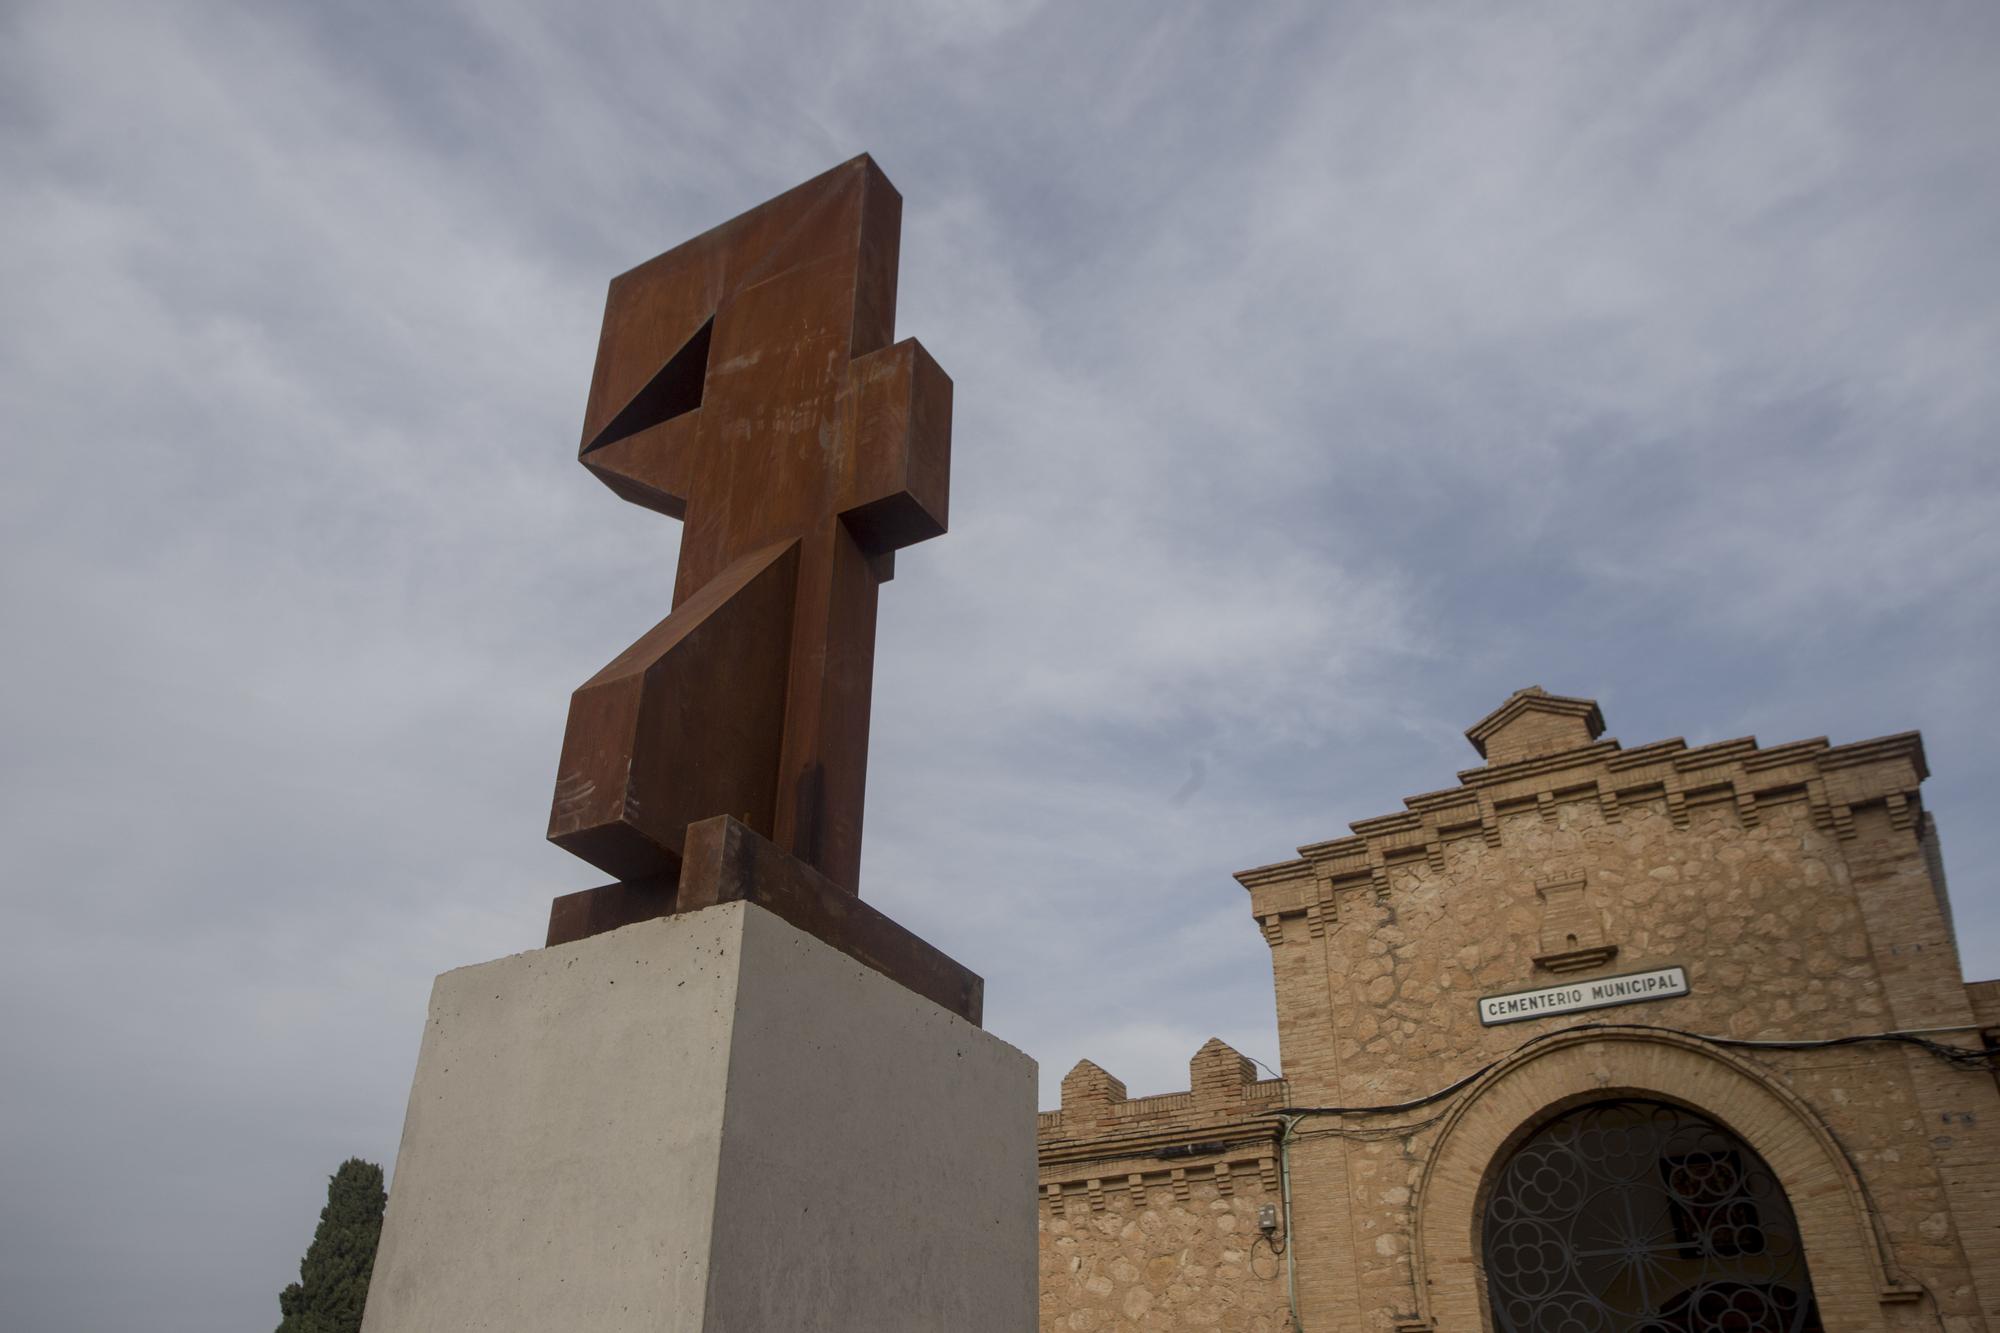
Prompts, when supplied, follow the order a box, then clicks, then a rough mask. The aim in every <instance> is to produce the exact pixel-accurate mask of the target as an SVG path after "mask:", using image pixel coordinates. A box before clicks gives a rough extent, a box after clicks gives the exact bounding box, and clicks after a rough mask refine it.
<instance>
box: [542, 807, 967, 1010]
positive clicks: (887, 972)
mask: <svg viewBox="0 0 2000 1333" xmlns="http://www.w3.org/2000/svg"><path fill="white" fill-rule="evenodd" d="M730 902H752V903H756V904H757V905H758V906H759V907H762V908H764V909H765V910H767V911H769V912H772V913H774V914H776V915H777V916H779V917H781V918H783V919H784V920H785V921H787V922H789V923H790V924H791V925H793V926H794V927H796V928H797V929H799V930H802V931H804V932H805V933H806V934H808V935H811V936H812V937H813V938H815V939H817V940H820V941H822V942H823V943H826V944H830V945H832V946H833V947H834V948H836V949H838V950H840V951H841V952H842V953H844V954H846V955H847V956H848V957H850V958H852V959H854V960H855V961H856V962H858V963H861V964H864V965H865V966H868V967H872V968H874V969H875V970H876V971H877V972H880V973H881V974H882V975H883V976H885V977H888V978H890V979H891V980H894V981H898V982H901V983H902V984H903V985H905V986H908V987H909V988H910V989H911V990H913V991H915V992H916V993H917V994H919V995H922V996H924V997H925V998H926V999H929V1000H933V1001H935V1002H936V1003H938V1004H941V1005H943V1006H944V1007H945V1008H947V1009H949V1010H951V1012H953V1013H954V1014H957V1015H958V1016H959V1017H960V1018H963V1019H964V1020H966V1021H967V1022H968V1023H972V1024H975V1025H976V1024H978V1022H979V1021H980V1015H981V1009H982V1006H983V1003H984V999H985V982H984V981H982V980H981V979H980V977H979V975H978V974H977V973H976V972H974V971H972V969H970V968H968V967H966V966H964V965H963V964H961V963H959V962H957V961H956V960H954V959H952V958H950V957H949V956H947V955H946V954H944V953H941V952H939V951H938V950H937V949H934V948H932V947H931V946H930V945H929V944H928V943H927V942H925V941H924V940H923V939H922V938H920V937H919V936H916V935H913V934H911V933H910V932H909V931H907V930H905V929H904V928H903V927H901V926H899V925H897V924H896V923H895V922H894V921H891V920H890V919H889V918H888V917H886V916H884V915H882V914H881V913H880V912H878V911H876V910H875V909H874V908H872V907H870V906H869V905H868V904H867V903H864V902H862V901H861V899H860V898H858V897H856V896H855V895H854V894H852V893H850V892H848V891H847V890H846V889H843V888H841V887H840V886H839V885H837V884H835V883H834V882H833V881H832V880H830V879H828V878H827V877H826V876H824V875H822V874H820V873H819V872H818V871H817V870H814V869H813V868H812V867H811V866H809V865H807V864H805V863H804V862H803V861H800V860H799V859H797V858H796V857H794V856H791V855H789V854H788V853H786V852H785V851H784V850H783V849H782V848H780V847H778V846H777V845H776V844H775V843H773V842H771V841H770V839H768V838H765V837H764V836H763V835H761V834H759V833H758V832H757V831H756V830H754V829H752V828H750V827H749V826H748V825H746V824H744V823H742V822H741V821H740V820H737V819H735V818H733V817H731V816H729V815H717V816H715V817H714V818H712V819H704V820H702V821H700V822H699V823H695V824H690V825H688V829H687V839H686V844H685V847H684V849H683V854H682V859H681V868H680V878H679V881H678V882H675V881H673V880H670V879H654V880H636V881H631V882H626V883H619V884H606V885H604V886H603V887H601V888H595V889H584V890H581V891H580V892H577V893H566V894H564V895H563V896H562V897H560V898H558V899H556V900H555V902H554V903H552V904H550V906H549V936H548V942H549V944H550V945H557V944H568V943H571V942H572V941H575V940H581V939H588V938H589V937H590V936H592V935H596V934H600V933H602V932H603V931H607V930H616V929H618V928H619V927H621V926H629V925H632V924H633V923H634V922H638V921H650V920H652V919H654V918H656V917H662V916H668V915H671V914H673V913H676V912H696V911H700V910H701V909H703V908H705V907H713V906H715V905H716V904H717V903H730Z"/></svg>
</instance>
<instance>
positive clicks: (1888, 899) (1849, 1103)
mask: <svg viewBox="0 0 2000 1333" xmlns="http://www.w3.org/2000/svg"><path fill="white" fill-rule="evenodd" d="M1603 728H1604V723H1603V718H1602V716H1601V714H1600V713H1599V710H1598V707H1597V705H1596V704H1595V703H1594V702H1592V701H1590V700H1587V699H1566V698H1561V697H1558V696H1552V695H1549V694H1546V693H1544V692H1543V691H1541V690H1539V689H1530V690H1523V691H1520V692H1518V693H1517V694H1515V695H1513V696H1512V697H1510V698H1509V699H1508V700H1507V702H1506V703H1504V704H1503V705H1502V706H1501V707H1500V708H1499V709H1497V710H1496V711H1495V712H1494V713H1492V714H1491V715H1490V716H1488V717H1487V718H1485V719H1484V720H1482V721H1481V722H1480V723H1479V724H1477V725H1476V726H1474V727H1473V728H1472V729H1471V730H1470V731H1469V732H1468V733H1467V735H1468V737H1469V739H1470V740H1471V741H1472V743H1473V745H1474V746H1475V748H1476V749H1478V751H1479V752H1480V755H1481V757H1482V758H1483V759H1485V760H1486V763H1485V764H1483V765H1482V766H1481V767H1478V768H1473V769H1469V770H1466V771H1464V772H1462V773H1460V774H1459V775H1458V776H1459V782H1458V785H1456V786H1454V787H1452V788H1448V789H1446V790H1442V791H1437V792H1431V793H1427V794H1424V795H1420V796H1414V797H1410V798H1409V799H1407V800H1406V801H1405V802H1404V805H1405V807H1406V808H1405V809H1404V810H1403V811H1401V812H1399V813H1397V814H1392V815H1385V816H1382V817H1380V818H1376V819H1368V820H1362V821H1360V822H1358V823H1356V824H1354V825H1352V826H1351V827H1352V830H1353V833H1352V836H1349V837H1343V838H1336V839H1332V840H1329V841H1325V842H1318V843H1313V844H1310V845H1308V846H1305V847H1302V848H1300V849H1299V855H1298V856H1297V857H1296V858H1294V859H1291V860H1287V861H1283V862H1280V863H1277V864H1274V865H1268V866H1263V867H1259V868H1257V869H1254V870H1247V871H1244V872H1242V873H1241V874H1239V875H1238V876H1237V878H1238V880H1239V881H1240V882H1241V883H1242V885H1243V887H1244V888H1245V889H1247V890H1248V892H1249V897H1250V909H1251V914H1252V916H1253V917H1254V918H1255V920H1256V922H1257V925H1258V927H1259V929H1260V930H1261V931H1262V933H1263V936H1264V938H1265V940H1266V942H1267V943H1268V944H1269V945H1270V948H1271V956H1272V971H1273V977H1274V980H1275V984H1276V997H1277V1013H1278V1030H1279V1043H1280V1051H1281V1056H1282V1063H1283V1066H1284V1073H1285V1078H1284V1080H1283V1081H1282V1082H1281V1081H1278V1080H1266V1081H1258V1080H1257V1079H1255V1078H1254V1076H1253V1075H1252V1072H1251V1070H1250V1067H1249V1065H1248V1063H1247V1062H1246V1061H1243V1060H1242V1058H1241V1057H1240V1056H1237V1055H1236V1053H1235V1052H1233V1051H1230V1050H1229V1049H1228V1048H1227V1047H1226V1046H1223V1045H1221V1043H1219V1042H1211V1043H1210V1044H1209V1045H1208V1046H1206V1047H1204V1048H1203V1049H1202V1051H1201V1053H1200V1054H1198V1055H1197V1056H1196V1057H1195V1061H1194V1065H1193V1077H1192V1080H1191V1084H1190V1090H1189V1091H1188V1092H1185V1093H1174V1094H1169V1095H1166V1096H1163V1097H1145V1098H1138V1099H1131V1098H1128V1097H1126V1095H1125V1090H1124V1088H1123V1086H1122V1085H1120V1084H1119V1083H1118V1082H1117V1080H1115V1079H1113V1078H1112V1077H1111V1076H1110V1075H1109V1074H1106V1073H1105V1072H1104V1071H1103V1070H1101V1069H1099V1068H1097V1067H1096V1066H1094V1065H1091V1064H1089V1063H1087V1062H1086V1063H1085V1064H1082V1065H1079V1066H1078V1067H1077V1069H1076V1070H1075V1071H1074V1072H1072V1074H1071V1075H1070V1076H1069V1078H1067V1079H1066V1080H1065V1081H1064V1084H1063V1101H1062V1109H1061V1110H1060V1111H1056V1112H1051V1113H1045V1114H1044V1115H1043V1116H1042V1122H1041V1152H1040V1155H1041V1184H1042V1193H1043V1208H1042V1229H1043V1237H1042V1327H1043V1328H1044V1329H1047V1330H1059V1329H1077V1330H1085V1329H1104V1330H1113V1331H1116V1333H1126V1331H1128V1330H1132V1331H1137V1330H1178V1329H1186V1330H1194V1329H1232V1330H1233V1329H1267V1328H1268V1329H1274V1330H1281V1329H1287V1328H1288V1327H1289V1323H1288V1321H1289V1320H1291V1318H1292V1314H1291V1310H1292V1308H1293V1306H1294V1304H1295V1305H1296V1311H1297V1319H1298V1326H1299V1327H1300V1328H1303V1329H1307V1330H1311V1331H1312V1333H1325V1331H1329V1330H1385V1331H1387V1330H1416V1329H1444V1330H1453V1331H1454V1333H1458V1331H1460V1330H1463V1331H1464V1333H1473V1331H1474V1330H1480V1329H1491V1328H1494V1327H1495V1325H1494V1323H1493V1316H1492V1313H1491V1311H1490V1309H1489V1308H1488V1302H1487V1300H1486V1289H1487V1278H1486V1274H1485V1269H1484V1268H1483V1258H1482V1255H1481V1254H1480V1252H1479V1248H1480V1239H1479V1237H1480V1226H1481V1217H1482V1216H1483V1213H1484V1208H1485V1202H1486V1199H1487V1198H1488V1195H1489V1192H1490V1190H1491V1188H1492V1181H1493V1179H1494V1178H1495V1175H1496V1172H1495V1163H1496V1162H1497V1161H1499V1160H1501V1159H1503V1158H1505V1157H1506V1156H1507V1154H1508V1153H1509V1152H1510V1151H1511V1150H1512V1146H1513V1145H1514V1144H1517V1143H1518V1142H1520V1141H1521V1139H1522V1138H1523V1137H1524V1136H1525V1135H1527V1134H1528V1133H1529V1132H1531V1131H1532V1130H1534V1129H1535V1128H1537V1127H1538V1126H1539V1125H1541V1124H1542V1123H1544V1122H1546V1121H1548V1120H1549V1119H1551V1118H1552V1117H1554V1116H1555V1115H1557V1114H1559V1113H1560V1112H1562V1111H1564V1110H1566V1109H1568V1108H1571V1107H1575V1106H1579V1105H1582V1104H1586V1103H1590V1102H1592V1101H1593V1100H1603V1099H1610V1098H1617V1097H1624V1098H1636V1099H1643V1100H1646V1101H1649V1102H1664V1103H1668V1104H1670V1105H1673V1106H1676V1107H1680V1108H1684V1109H1685V1110H1687V1111H1689V1112H1691V1113H1694V1114H1698V1115H1700V1116H1702V1117H1704V1118H1706V1119H1707V1120H1710V1121H1713V1122H1715V1123H1716V1124H1719V1125H1721V1126H1724V1127H1725V1128H1726V1129H1727V1130H1729V1131H1731V1132H1733V1133H1734V1134H1735V1135H1736V1136H1737V1137H1738V1138H1739V1139H1740V1140H1741V1141H1742V1142H1743V1143H1745V1144H1747V1145H1749V1147H1750V1148H1751V1149H1752V1150H1753V1151H1754V1152H1755V1154H1756V1155H1757V1156H1760V1157H1762V1158H1763V1160H1764V1161H1765V1162H1766V1163H1767V1164H1768V1165H1769V1166H1770V1168H1771V1171H1772V1173H1773V1174H1774V1175H1775V1177H1776V1178H1777V1182H1778V1184H1779V1185H1780V1186H1781V1187H1782V1189H1783V1190H1784V1192H1785V1194H1786V1196H1787V1197H1788V1199H1789V1201H1790V1205H1791V1207H1792V1209H1793V1210H1794V1212H1795V1214H1796V1218H1797V1226H1798V1230H1799V1234H1800V1237H1801V1238H1802V1242H1803V1245H1804V1248H1805V1251H1806V1259H1807V1262H1808V1264H1809V1265H1810V1269H1811V1280H1812V1285H1813V1289H1814V1290H1815V1292H1816V1293H1817V1299H1818V1305H1819V1310H1820V1315H1821V1318H1822V1320H1823V1321H1824V1327H1825V1328H1826V1329H1827V1330H1829V1333H1842V1330H1892V1329H1893V1330H1904V1329H1908V1330H1917V1329H1925V1330H1936V1329H1938V1328H1940V1327H1942V1328H1945V1329H1948V1330H1954V1333H1960V1331H1966V1330H1988V1329H1991V1330H1994V1331H1995V1333H2000V1086H1996V1082H1995V1079H1994V1077H1993V1076H1992V1074H1991V1072H1990V1070H1988V1069H1982V1068H1979V1067H1977V1066H1976V1065H1974V1064H1968V1063H1967V1062H1966V1061H1963V1060H1957V1061H1954V1060H1950V1059H1947V1058H1944V1057H1942V1056H1940V1055H1939V1054H1937V1053H1935V1052H1932V1051H1927V1050H1926V1049H1924V1048H1922V1047H1920V1046H1917V1045H1914V1044H1910V1043H1906V1042H1900V1041H1867V1042H1861V1043H1852V1044H1841V1045H1813V1044H1810V1043H1815V1042H1826V1041H1829V1040H1831V1039H1836V1038H1844V1037H1853V1036H1866V1035H1871V1034H1881V1033H1886V1032H1911V1031H1922V1032H1924V1033H1925V1034H1927V1039H1928V1040H1931V1041H1934V1042H1937V1043H1943V1044H1946V1045H1950V1046H1956V1047H1961V1048H1967V1049H1974V1050H1976V1049H1979V1048H1981V1047H1982V1046H1985V1047H1989V1048H1990V1047H1995V1046H2000V983H1996V982H1981V983H1977V984H1974V985H1971V986H1968V985H1966V984H1965V983H1964V981H1963V979H1962V977H1961V975H1960V971H1959V963H1958V954H1957V948H1956V944H1955V941H1954V939H1953V935H1952V931H1951V920H1950V908H1949V902H1948V899H1947V898H1946V894H1945V886H1944V880H1943V873H1942V863H1941V861H1940V860H1939V858H1938V855H1937V840H1936V837H1937V835H1936V830H1935V827H1934V825H1933V823H1932V821H1931V819H1930V817H1929V816H1928V815H1927V814H1926V813H1925V812H1924V810H1923V804H1922V799H1921V792H1920V787H1921V784H1922V782H1923V781H1924V779H1925V777H1926V776H1927V770H1926V768H1925V764H1924V755H1923V746H1922V742H1921V740H1920V739H1919V737H1918V736H1917V735H1916V734H1915V733H1907V734H1903V735H1897V736H1888V737H1883V738H1880V739H1877V740H1870V741H1863V742H1859V743H1856V744H1849V745H1840V746H1834V745H1830V744H1829V743H1828V742H1827V741H1825V740H1823V739H1820V740H1809V741H1800V742H1795V743H1792V744H1788V745H1783V746H1777V747H1772V748H1760V747H1759V746H1758V745H1757V743H1756V742H1755V741H1754V740H1751V739H1747V738H1746V739H1742V740H1734V741H1725V742H1721V743H1719V744H1714V745H1706V746H1702V747H1699V748H1690V747H1689V746H1688V745H1686V744H1685V743H1684V742H1682V741H1679V740H1669V741H1661V742H1657V743H1654V744H1651V745H1646V746H1642V747H1638V748H1635V749H1629V750H1628V749H1624V748H1622V747H1621V746H1620V745H1619V744H1618V742H1616V741H1613V740H1608V739H1603V738H1602V732H1603ZM1670 966H1676V967H1679V968H1681V969H1683V970H1684V972H1685V976H1686V979H1687V983H1688V993H1687V994H1685V995H1683V996H1679V997H1675V998H1665V999H1657V1000H1652V1001H1650V1002H1646V1003H1640V1004H1631V1005H1626V1006H1622V1007H1617V1008H1601V1009H1594V1010H1590V1011H1580V1012H1565V1013H1555V1014H1550V1015H1549V1016H1544V1017H1532V1018H1529V1019H1527V1020H1526V1021H1519V1022H1508V1023H1505V1024H1499V1025H1493V1026H1488V1025H1485V1024H1483V1023H1482V1022H1481V1020H1480V1010H1479V1004H1478V1001H1479V999H1480V998H1481V997H1488V996H1496V995H1505V994H1510V993H1513V992H1520V991H1527V990H1531V989H1535V988H1542V987H1553V986H1558V985H1565V986H1566V985H1567V984H1568V983H1572V982H1574V983H1576V984H1577V985H1578V986H1586V985H1587V984H1588V983H1590V982H1592V981H1594V980H1598V979H1602V978H1608V977H1616V976H1624V975H1627V974H1631V973H1637V972H1645V971H1648V970H1652V969H1657V968H1665V967H1670ZM1772 1042H1783V1043H1791V1045H1788V1046H1785V1047H1778V1046H1771V1045H1760V1044H1757V1043H1772ZM1801 1043H1805V1044H1801ZM1446 1090H1449V1091H1448V1092H1447V1094H1446V1095H1443V1096H1438V1095H1436V1094H1439V1093H1440V1092H1445V1091H1446ZM1404 1104H1409V1105H1407V1107H1406V1108H1405V1109H1400V1110H1399V1109H1393V1108H1396V1107H1399V1106H1403V1105H1404ZM1287 1197H1289V1205H1287ZM1267 1204H1268V1205H1270V1206H1271V1208H1272V1215H1273V1220H1274V1223H1275V1225H1274V1226H1273V1228H1272V1229H1271V1230H1270V1231H1269V1232H1268V1233H1267V1232H1265V1231H1263V1230H1260V1229H1258V1227H1257V1226H1256V1223H1257V1221H1258V1217H1259V1209H1260V1208H1261V1207H1263V1206H1264V1205H1267ZM1580 1326H1581V1325H1580ZM1746 1327H1750V1325H1746Z"/></svg>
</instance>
